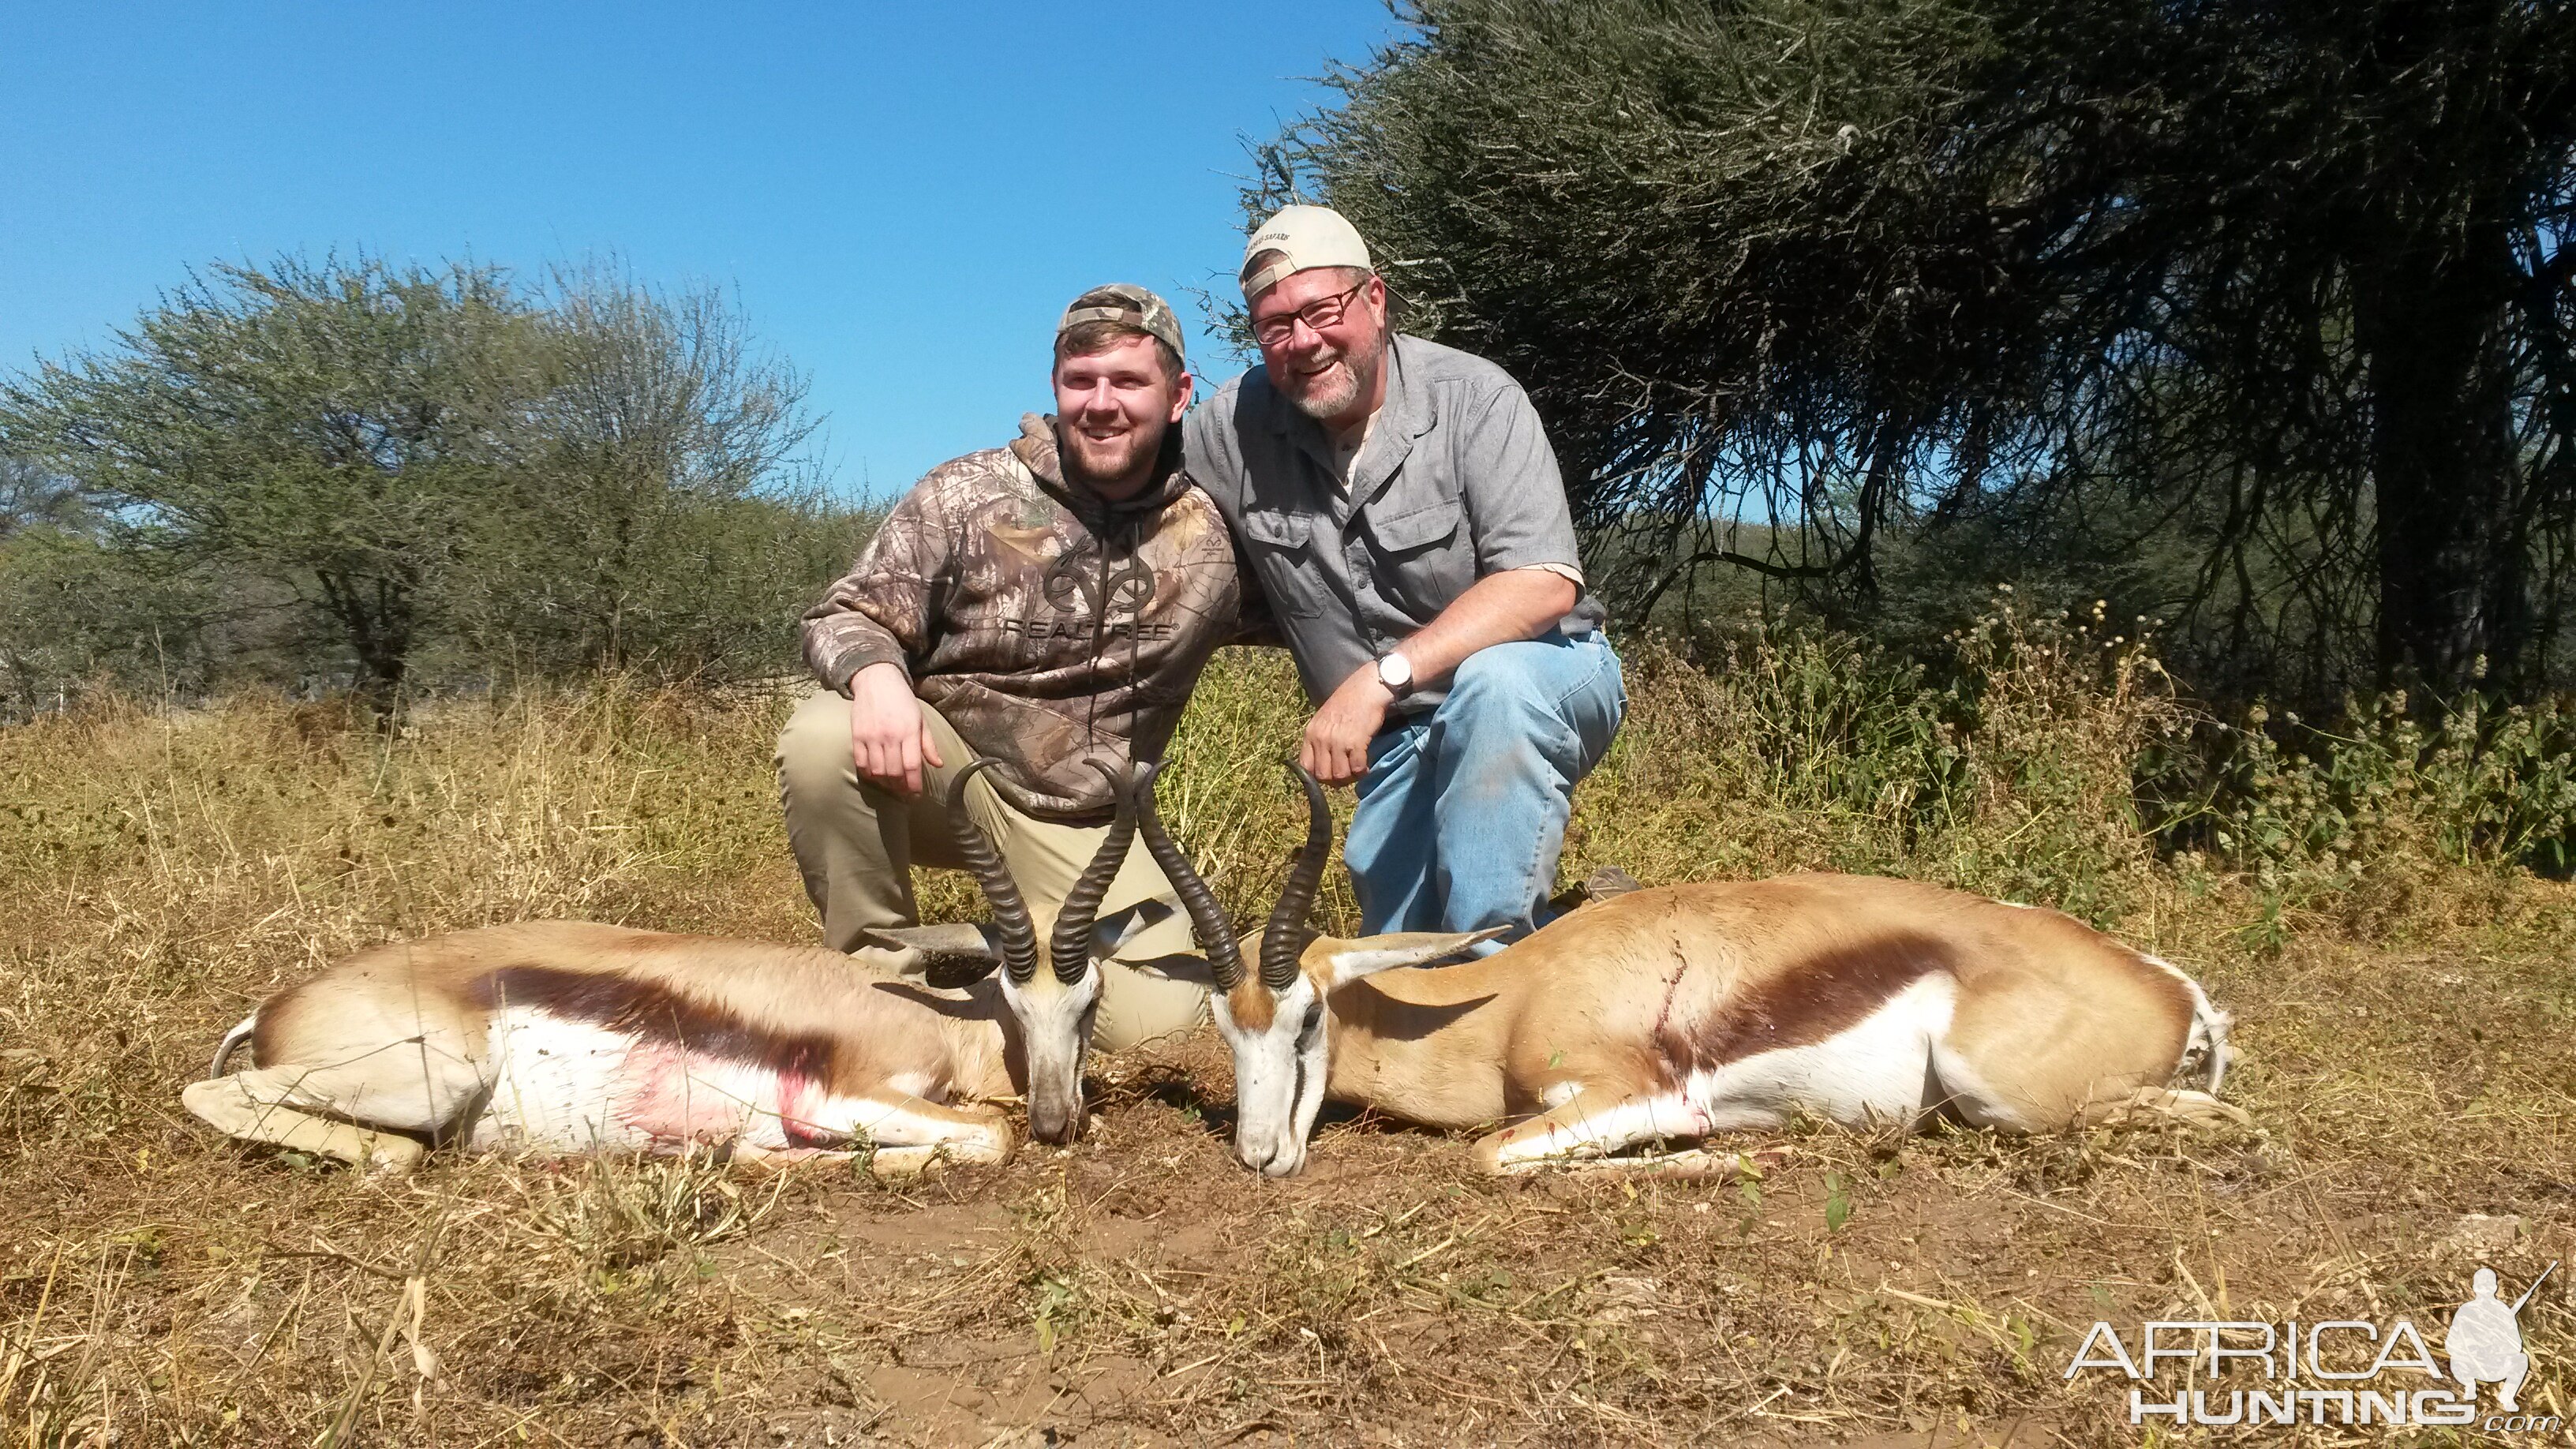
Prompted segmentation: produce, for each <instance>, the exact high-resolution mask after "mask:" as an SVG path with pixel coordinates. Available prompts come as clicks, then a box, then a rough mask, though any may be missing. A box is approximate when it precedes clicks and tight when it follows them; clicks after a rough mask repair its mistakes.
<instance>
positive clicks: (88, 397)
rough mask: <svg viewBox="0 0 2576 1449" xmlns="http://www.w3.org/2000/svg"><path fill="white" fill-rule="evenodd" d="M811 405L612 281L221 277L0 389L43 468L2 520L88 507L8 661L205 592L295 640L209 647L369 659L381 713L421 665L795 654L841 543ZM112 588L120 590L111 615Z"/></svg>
mask: <svg viewBox="0 0 2576 1449" xmlns="http://www.w3.org/2000/svg"><path fill="white" fill-rule="evenodd" d="M802 399H803V382H802V380H801V379H800V378H799V377H798V376H797V375H796V373H795V372H794V371H793V370H792V369H791V368H789V367H787V366H786V365H785V364H784V363H782V362H778V361H775V360H772V359H770V358H768V357H766V356H765V355H763V354H762V353H760V352H759V351H758V350H757V349H756V348H755V347H754V346H753V344H752V342H751V339H750V336H749V333H748V330H747V329H746V328H745V326H744V325H743V323H742V321H741V319H740V318H739V316H738V315H737V314H736V313H735V312H734V311H733V310H732V309H730V308H728V307H727V306H726V305H725V303H724V299H723V298H722V297H721V296H720V295H719V294H716V293H714V292H711V291H700V292H692V293H687V294H684V295H682V296H680V297H678V298H676V299H674V298H667V297H664V296H661V295H658V294H656V293H653V292H651V291H650V290H648V289H645V288H642V287H640V286H638V285H636V284H635V283H634V282H633V281H631V280H630V279H627V278H626V277H624V276H623V275H621V274H618V273H614V272H611V271H609V270H606V269H603V268H594V269H590V270H587V271H581V272H568V273H564V274H561V275H558V276H557V277H556V278H555V279H554V280H553V284H552V285H551V286H549V287H546V288H541V289H540V288H522V287H519V286H517V285H515V284H514V283H513V282H512V281H511V280H510V278H509V277H508V275H507V274H506V273H504V272H502V271H501V270H499V269H498V268H492V267H449V268H445V269H443V270H430V269H426V268H418V267H412V268H397V267H392V266H388V265H386V264H384V263H381V262H376V261H370V260H361V261H358V262H354V263H344V262H337V261H325V262H322V263H319V264H309V263H304V262H295V261H289V262H285V263H280V264H278V265H276V266H273V267H269V268H265V269H259V268H251V267H236V266H223V267H217V268H215V269H213V270H212V271H211V272H210V273H209V274H208V275H207V276H206V277H204V278H201V279H193V280H192V281H191V283H190V284H189V285H188V286H187V287H186V288H183V289H182V290H180V291H179V292H177V293H175V294H173V295H171V296H168V297H165V298H163V299H162V302H161V304H160V305H159V306H158V307H156V308H153V309H152V310H150V311H148V312H147V313H145V314H144V316H143V317H142V319H141V320H140V321H139V322H138V323H137V324H136V325H135V326H134V328H133V329H131V330H130V331H128V332H125V333H122V334H120V336H119V338H118V341H117V345H115V346H114V347H112V348H109V349H106V350H103V351H100V352H97V353H92V354H85V355H81V356H76V357H74V358H72V359H70V360H68V361H66V362H61V363H55V364H48V365H45V366H43V367H41V368H39V369H38V370H37V371H36V372H35V373H34V374H32V375H29V376H24V377H20V378H17V379H14V380H8V381H5V382H0V454H6V455H9V456H14V457H16V458H17V459H20V460H22V461H23V463H24V465H25V466H23V467H20V468H18V470H17V471H14V472H7V473H0V538H5V532H6V528H7V526H8V525H7V522H6V519H7V518H8V517H14V516H17V515H19V514H25V515H27V516H29V517H34V516H36V513H37V511H38V510H39V509H50V510H53V511H54V512H56V513H59V512H60V511H61V510H62V509H63V508H66V507H73V506H75V505H77V506H79V507H84V508H88V509H91V510H93V511H91V512H87V513H85V514H83V515H82V516H83V518H84V519H85V520H86V521H85V522H84V524H83V526H82V529H81V530H80V531H79V536H78V537H77V538H74V537H71V536H70V535H69V534H65V536H64V537H62V538H60V539H56V540H53V541H51V542H46V543H45V544H44V547H43V548H42V549H39V548H38V546H37V543H32V542H31V543H28V544H26V545H25V546H23V547H17V548H16V551H15V553H14V554H13V557H14V558H15V559H17V560H18V562H19V563H20V564H21V565H22V567H20V568H19V572H20V573H21V574H22V575H24V578H23V579H22V580H21V581H20V582H23V583H25V585H26V586H25V587H20V588H13V589H11V590H10V591H9V595H8V599H7V600H5V601H0V604H5V607H0V668H5V669H6V670H7V671H8V672H9V673H10V675H11V677H12V678H13V679H14V680H17V681H19V682H20V684H21V685H24V683H25V682H26V681H28V680H31V679H36V678H37V676H39V675H42V674H45V673H46V671H47V670H48V669H59V668H71V667H85V664H84V662H85V661H89V660H92V659H106V658H108V657H109V656H110V655H112V654H113V653H115V651H116V648H117V647H118V646H117V641H118V640H120V639H130V638H132V637H136V636H134V635H133V632H132V630H131V629H129V628H126V627H124V625H123V624H122V623H121V621H122V620H124V619H128V618H133V619H140V618H143V617H145V616H146V615H147V614H150V613H151V610H150V608H149V603H150V602H151V600H153V599H157V598H160V597H162V596H164V595H167V596H168V597H173V598H175V597H179V596H180V594H181V593H182V592H184V593H185V594H186V596H187V597H189V598H190V599H191V600H192V602H193V603H194V604H195V605H196V606H197V608H196V609H195V614H196V616H197V618H198V620H199V622H206V620H205V618H204V616H205V615H206V614H207V613H208V612H209V611H208V610H207V608H206V607H205V606H206V605H207V604H208V603H209V601H210V600H211V599H213V598H214V597H215V596H216V594H217V592H218V591H220V592H222V593H227V594H229V595H230V596H231V598H232V601H233V604H234V610H233V612H238V613H244V614H249V613H253V612H256V613H257V614H259V615H262V616H273V615H277V614H280V613H282V614H284V615H285V616H286V617H287V623H288V625H289V627H288V628H286V629H284V630H281V629H280V628H279V627H277V625H276V623H275V622H274V621H273V620H272V619H270V618H268V617H262V618H260V619H257V620H234V619H230V618H227V619H223V620H220V621H216V622H220V623H221V624H223V625H224V627H221V628H217V629H213V630H211V631H208V632H206V633H205V638H206V639H207V640H209V641H211V642H209V643H208V645H207V654H208V657H209V658H212V657H213V656H216V655H224V654H229V655H230V656H231V662H233V663H235V664H240V663H242V662H244V661H245V659H246V658H247V657H249V656H252V655H254V654H255V653H276V652H283V653H284V654H285V655H286V656H287V657H288V659H289V661H290V662H291V665H292V667H293V669H294V672H295V673H296V674H298V675H301V676H302V677H303V678H304V679H305V680H306V681H308V682H312V681H316V680H317V679H318V680H319V681H330V680H333V679H335V678H336V677H341V676H343V675H344V674H345V673H346V672H347V671H348V670H350V669H351V668H352V666H354V672H355V682H356V684H357V686H358V688H359V690H360V692H361V693H362V694H363V695H364V696H365V697H366V698H367V699H368V700H369V701H370V702H371V703H373V704H374V705H375V706H376V707H378V708H379V709H380V710H389V709H391V708H393V707H394V706H395V705H396V704H397V703H398V701H399V699H400V697H401V695H402V693H403V691H404V690H405V688H406V686H407V684H408V683H409V682H410V681H412V680H413V679H414V677H415V676H416V675H417V674H419V673H420V672H421V671H422V670H424V669H426V670H428V671H429V674H430V677H431V678H433V679H434V678H438V677H456V676H462V677H471V678H478V679H481V680H490V679H492V678H495V677H497V676H501V675H505V674H514V673H527V674H536V675H542V676H551V677H563V676H566V675H573V674H580V673H586V672H588V671H591V670H594V669H600V668H614V669H640V670H644V671H647V672H651V673H654V674H658V675H661V676H663V677H666V678H667V677H672V676H679V675H687V676H693V677H699V678H706V677H710V676H726V675H741V674H746V673H753V672H758V671H760V670H764V669H768V668H773V667H776V666H777V665H779V664H782V663H784V662H785V661H786V660H788V659H790V658H792V657H793V643H792V638H793V630H794V620H795V617H796V614H797V613H798V611H799V610H800V609H801V608H802V607H803V606H804V605H805V604H806V603H807V602H809V600H810V595H811V593H812V591H813V590H814V589H816V588H819V587H820V586H821V583H822V581H823V580H825V579H828V578H830V577H831V576H832V575H833V574H834V573H835V572H837V570H838V569H839V567H841V566H842V564H843V562H844V561H845V560H846V558H847V557H848V550H849V549H850V547H851V540H850V533H851V529H850V527H849V526H848V525H849V524H850V523H851V522H852V521H853V520H851V519H849V518H848V517H847V516H845V515H843V514H840V513H837V512H835V511H834V510H832V509H831V508H829V507H827V506H825V505H824V504H823V503H822V502H821V499H820V495H819V492H818V491H817V490H816V489H815V488H814V487H812V486H811V484H810V480H808V479H807V478H806V477H805V476H804V475H803V474H802V473H801V472H800V471H799V464H798V449H799V448H800V446H801V444H802V443H803V441H804V440H805V438H806V437H807V436H808V435H809V434H810V432H811V431H812V426H813V425H812V424H811V423H810V422H809V421H808V420H807V419H806V417H805V415H804V413H803V411H802ZM64 480H68V483H69V484H72V485H76V487H67V486H66V483H65V481H64ZM54 531H55V532H56V533H63V532H64V530H62V529H59V528H57V529H55V530H54ZM39 542H43V541H39ZM39 563H41V564H43V566H44V567H43V569H42V570H39V569H38V568H37V567H36V565H37V564H39ZM75 566H76V567H75ZM39 572H42V573H43V576H44V578H45V579H49V580H52V581H53V582H51V583H48V584H45V585H44V586H43V587H37V586H36V583H35V582H32V581H34V580H35V579H36V577H37V574H38V573H39ZM178 580H185V581H187V582H188V583H189V585H190V588H189V589H188V590H184V591H181V590H177V589H176V586H175V583H174V582H173V581H178ZM119 581H122V583H123V584H124V586H125V592H126V593H127V594H128V597H125V598H121V599H120V598H115V597H105V598H101V597H97V596H99V595H102V594H107V595H113V594H114V593H115V592H116V591H117V589H118V585H119ZM219 612H220V611H219ZM153 617H155V618H158V617H160V616H159V615H154V616H153ZM281 635H283V636H284V639H285V642H286V644H287V647H286V648H285V649H284V650H283V651H277V650H274V649H269V648H267V647H266V646H268V645H270V644H272V643H273V642H274V641H276V640H277V639H278V638H279V637H280V636H281ZM299 636H300V637H301V638H302V639H305V640H310V639H312V638H314V637H316V636H318V638H319V640H320V641H321V643H322V647H319V648H314V647H302V648H298V647H295V646H296V644H297V642H298V640H299ZM142 637H147V638H154V639H158V638H162V637H169V633H168V631H166V630H165V631H161V632H158V633H148V634H147V635H145V636H142ZM62 641H70V642H69V643H65V642H62ZM40 646H41V647H40ZM244 646H248V647H244ZM127 652H129V653H130V652H132V651H131V648H128V650H127ZM11 660H15V661H17V662H16V663H14V664H13V663H11V662H10V661H11ZM66 661H67V662H66ZM209 672H211V671H209ZM129 673H130V671H129ZM39 682H41V681H39ZM59 685H60V681H59V680H57V681H56V687H59ZM25 692H26V691H25V689H23V688H22V690H21V693H22V694H23V693H25Z"/></svg>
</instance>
